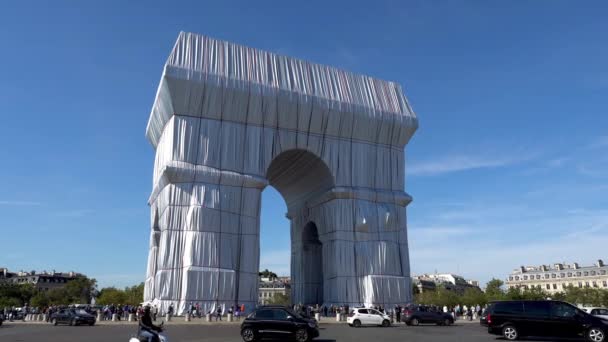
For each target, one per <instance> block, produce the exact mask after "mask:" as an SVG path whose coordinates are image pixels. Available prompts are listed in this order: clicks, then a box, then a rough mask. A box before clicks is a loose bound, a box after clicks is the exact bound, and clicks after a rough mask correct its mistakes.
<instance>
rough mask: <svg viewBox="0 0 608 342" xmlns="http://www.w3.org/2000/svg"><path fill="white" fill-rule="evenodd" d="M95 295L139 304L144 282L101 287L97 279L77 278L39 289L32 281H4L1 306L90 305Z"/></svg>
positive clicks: (102, 300) (98, 300)
mask: <svg viewBox="0 0 608 342" xmlns="http://www.w3.org/2000/svg"><path fill="white" fill-rule="evenodd" d="M93 297H95V299H96V304H100V305H105V304H115V305H118V304H123V305H124V304H127V305H139V304H140V303H141V302H142V301H143V297H144V283H141V284H139V285H135V286H131V287H125V288H124V289H118V288H115V287H106V288H102V289H101V290H97V281H96V280H95V279H89V278H86V277H80V278H76V279H74V280H71V281H69V282H67V283H66V284H65V286H63V287H59V288H54V289H50V290H47V291H45V290H37V289H36V287H34V286H33V285H32V284H12V283H4V284H0V308H4V307H22V306H24V305H25V304H28V305H29V306H31V307H40V308H42V307H48V306H51V305H70V304H89V303H91V299H92V298H93Z"/></svg>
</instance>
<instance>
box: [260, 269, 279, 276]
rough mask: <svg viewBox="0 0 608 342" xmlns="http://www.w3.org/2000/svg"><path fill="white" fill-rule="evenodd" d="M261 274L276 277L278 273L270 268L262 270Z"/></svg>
mask: <svg viewBox="0 0 608 342" xmlns="http://www.w3.org/2000/svg"><path fill="white" fill-rule="evenodd" d="M259 275H260V277H262V278H276V277H277V274H276V273H274V272H271V271H269V270H268V269H265V270H263V271H262V272H260V273H259Z"/></svg>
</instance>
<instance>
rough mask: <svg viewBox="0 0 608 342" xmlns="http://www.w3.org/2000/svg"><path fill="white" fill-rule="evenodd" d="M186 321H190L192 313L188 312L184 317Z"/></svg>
mask: <svg viewBox="0 0 608 342" xmlns="http://www.w3.org/2000/svg"><path fill="white" fill-rule="evenodd" d="M184 319H185V321H186V322H190V314H189V313H186V316H185V317H184Z"/></svg>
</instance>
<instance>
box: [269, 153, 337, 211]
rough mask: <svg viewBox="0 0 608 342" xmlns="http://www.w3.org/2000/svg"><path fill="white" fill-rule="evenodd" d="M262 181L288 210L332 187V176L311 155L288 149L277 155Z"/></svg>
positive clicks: (322, 163)
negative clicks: (277, 194) (280, 198)
mask: <svg viewBox="0 0 608 342" xmlns="http://www.w3.org/2000/svg"><path fill="white" fill-rule="evenodd" d="M266 179H267V180H268V183H269V184H270V185H271V186H273V187H274V188H275V189H277V191H279V193H280V194H281V195H282V196H283V198H284V199H285V202H286V204H287V208H288V210H290V211H291V210H292V209H297V208H300V207H301V206H302V205H303V204H304V203H305V202H306V201H307V200H309V199H311V198H314V197H315V196H318V195H320V194H322V193H324V192H325V191H327V190H329V189H331V188H333V187H334V185H335V182H334V177H333V175H332V173H331V171H330V170H329V168H328V167H327V165H326V164H325V162H324V161H323V160H322V159H321V158H319V157H318V156H317V155H315V154H314V153H312V152H310V151H307V150H303V149H292V150H288V151H285V152H282V153H280V154H279V155H277V156H276V157H275V158H274V159H273V160H272V162H271V163H270V165H269V166H268V169H267V171H266Z"/></svg>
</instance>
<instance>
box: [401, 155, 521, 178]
mask: <svg viewBox="0 0 608 342" xmlns="http://www.w3.org/2000/svg"><path fill="white" fill-rule="evenodd" d="M529 159H531V155H521V156H517V157H511V156H503V157H493V156H467V155H452V156H446V157H442V158H437V159H435V160H428V161H423V162H412V164H411V165H410V166H407V167H406V172H407V174H409V175H418V176H432V175H438V174H443V173H449V172H457V171H466V170H473V169H484V168H496V167H503V166H508V165H513V164H519V163H522V162H525V161H527V160H529Z"/></svg>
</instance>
